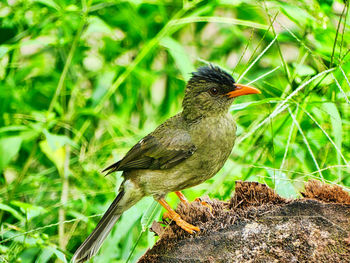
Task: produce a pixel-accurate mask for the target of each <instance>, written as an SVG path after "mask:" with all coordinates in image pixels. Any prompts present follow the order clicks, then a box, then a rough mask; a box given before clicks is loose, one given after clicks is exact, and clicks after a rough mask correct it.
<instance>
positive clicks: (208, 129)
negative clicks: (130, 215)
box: [72, 65, 260, 262]
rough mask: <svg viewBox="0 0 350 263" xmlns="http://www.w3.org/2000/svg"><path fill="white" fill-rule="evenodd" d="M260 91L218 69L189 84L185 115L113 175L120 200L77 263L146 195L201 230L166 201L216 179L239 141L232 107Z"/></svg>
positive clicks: (92, 252) (161, 130)
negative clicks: (119, 183)
mask: <svg viewBox="0 0 350 263" xmlns="http://www.w3.org/2000/svg"><path fill="white" fill-rule="evenodd" d="M257 93H260V91H259V90H258V89H256V88H252V87H249V86H245V85H241V84H236V83H235V81H234V79H233V78H232V77H231V75H229V74H228V73H226V72H225V71H223V70H222V69H220V68H219V67H217V66H213V65H209V66H205V67H201V68H199V69H198V71H197V72H194V73H192V77H191V79H190V80H189V81H188V83H187V86H186V90H185V97H184V99H183V102H182V107H183V110H182V112H180V113H178V114H177V115H175V116H173V117H172V118H170V119H168V120H167V121H165V122H164V123H163V124H161V125H160V126H159V127H158V128H156V129H155V130H154V131H153V132H151V133H150V134H148V135H147V136H146V137H144V138H143V139H142V140H140V141H139V142H138V143H137V144H136V145H135V146H134V147H132V148H131V149H130V150H129V151H128V153H127V154H126V155H125V156H124V158H123V159H121V160H120V161H118V162H116V163H114V164H112V165H111V166H109V167H107V168H106V169H105V170H104V172H105V171H108V174H110V173H113V172H116V171H123V175H122V176H123V177H124V181H123V183H122V186H121V187H120V190H119V194H118V196H117V197H116V198H115V199H114V201H113V203H112V204H111V205H110V207H109V208H108V210H107V212H106V213H105V214H104V215H103V217H102V219H101V220H100V222H99V223H98V224H97V226H96V228H95V229H94V231H93V232H92V233H91V234H90V236H89V237H88V238H87V239H86V240H85V241H84V243H82V244H81V246H80V247H79V248H78V249H77V251H76V252H75V254H74V256H73V258H72V262H84V261H86V260H88V259H89V258H91V257H92V256H94V255H95V254H96V253H97V251H98V250H99V248H100V247H101V245H102V243H103V241H104V240H105V238H106V237H107V235H108V234H109V232H110V231H111V229H112V227H113V226H114V224H115V223H116V222H117V220H118V218H119V217H120V216H121V215H122V213H123V212H124V211H126V210H127V209H129V208H130V207H131V206H133V205H135V204H136V203H137V202H138V201H139V200H140V199H141V198H143V197H144V196H149V195H151V196H153V197H154V199H155V200H157V201H158V202H159V203H160V204H161V205H162V206H163V207H164V208H165V209H166V210H167V211H168V216H169V217H170V218H171V219H172V220H174V221H175V222H176V224H177V225H178V226H180V227H181V228H182V229H184V230H185V231H187V232H189V233H193V232H194V231H199V228H198V227H196V226H193V225H191V224H189V223H187V222H185V221H184V220H183V219H181V217H180V216H179V215H178V214H177V213H176V212H175V211H174V210H173V209H172V208H171V207H170V206H169V205H168V204H167V202H166V201H165V200H164V198H165V196H166V194H167V193H169V192H175V193H176V194H177V195H178V196H179V198H180V199H181V201H182V202H186V198H185V197H184V196H183V195H182V193H181V192H179V191H180V190H183V189H186V188H189V187H192V186H195V185H198V184H200V183H202V182H204V181H206V180H207V179H209V178H211V177H212V176H214V175H215V174H216V173H217V172H218V171H219V170H220V169H221V167H222V166H223V165H224V163H225V161H226V160H227V158H228V157H229V155H230V153H231V150H232V148H233V145H234V142H235V139H236V124H235V122H234V120H233V117H232V115H231V113H229V107H230V105H231V103H232V102H233V100H234V98H235V97H238V96H242V95H247V94H257Z"/></svg>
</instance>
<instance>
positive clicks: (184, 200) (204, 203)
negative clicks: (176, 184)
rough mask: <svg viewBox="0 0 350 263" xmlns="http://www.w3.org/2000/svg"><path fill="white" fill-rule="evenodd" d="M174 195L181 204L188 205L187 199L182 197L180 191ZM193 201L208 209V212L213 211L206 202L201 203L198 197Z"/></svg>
mask: <svg viewBox="0 0 350 263" xmlns="http://www.w3.org/2000/svg"><path fill="white" fill-rule="evenodd" d="M175 194H176V195H177V196H178V197H179V199H180V201H181V203H184V204H185V205H188V204H190V203H189V202H188V200H187V198H186V197H185V196H184V195H183V193H181V192H180V191H177V192H175ZM194 201H195V202H199V203H201V204H202V206H205V207H208V208H209V210H210V212H212V211H213V207H212V206H211V205H209V204H208V203H207V202H205V201H202V200H201V198H200V197H197V198H196V199H195V200H194Z"/></svg>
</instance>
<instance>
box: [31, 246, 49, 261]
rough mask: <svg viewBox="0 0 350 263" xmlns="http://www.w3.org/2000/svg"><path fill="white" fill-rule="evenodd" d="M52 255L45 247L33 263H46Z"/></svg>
mask: <svg viewBox="0 0 350 263" xmlns="http://www.w3.org/2000/svg"><path fill="white" fill-rule="evenodd" d="M52 255H53V251H52V250H51V249H49V248H47V247H46V248H44V249H43V250H42V252H41V253H40V255H39V257H38V258H37V259H36V260H35V263H46V262H48V261H49V260H50V258H51V257H52Z"/></svg>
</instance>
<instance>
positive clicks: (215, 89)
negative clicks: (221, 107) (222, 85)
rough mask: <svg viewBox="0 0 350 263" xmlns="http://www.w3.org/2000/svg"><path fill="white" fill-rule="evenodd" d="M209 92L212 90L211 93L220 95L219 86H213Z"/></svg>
mask: <svg viewBox="0 0 350 263" xmlns="http://www.w3.org/2000/svg"><path fill="white" fill-rule="evenodd" d="M209 92H210V94H211V95H213V96H215V95H218V93H219V90H218V89H217V88H211V89H210V90H209Z"/></svg>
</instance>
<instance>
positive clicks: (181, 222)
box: [158, 198, 200, 234]
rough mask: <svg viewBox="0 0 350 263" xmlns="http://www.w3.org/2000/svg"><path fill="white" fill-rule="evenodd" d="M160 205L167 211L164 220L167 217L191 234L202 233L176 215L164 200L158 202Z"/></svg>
mask: <svg viewBox="0 0 350 263" xmlns="http://www.w3.org/2000/svg"><path fill="white" fill-rule="evenodd" d="M158 203H160V204H161V205H162V206H163V207H164V208H165V209H166V210H167V212H166V213H164V215H163V218H164V217H165V218H170V219H172V220H174V221H175V223H176V224H177V225H178V226H179V227H181V228H182V229H183V230H185V231H186V232H188V233H190V234H193V232H194V231H197V232H198V231H200V229H199V228H198V227H196V226H194V225H191V224H189V223H187V222H186V221H185V220H183V219H182V218H181V216H180V215H179V214H178V213H176V212H175V211H174V210H173V209H172V208H171V207H170V206H169V204H168V203H167V202H166V201H165V200H164V199H163V198H162V199H160V200H158Z"/></svg>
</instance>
